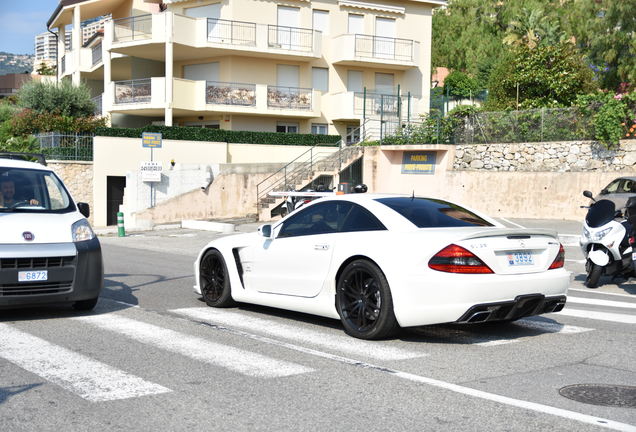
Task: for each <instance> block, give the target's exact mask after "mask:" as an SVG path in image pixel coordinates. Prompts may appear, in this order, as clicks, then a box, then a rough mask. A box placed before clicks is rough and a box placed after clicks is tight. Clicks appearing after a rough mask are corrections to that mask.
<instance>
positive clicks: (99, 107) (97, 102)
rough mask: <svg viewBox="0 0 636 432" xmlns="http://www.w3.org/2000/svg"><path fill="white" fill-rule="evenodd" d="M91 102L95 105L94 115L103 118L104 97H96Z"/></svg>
mask: <svg viewBox="0 0 636 432" xmlns="http://www.w3.org/2000/svg"><path fill="white" fill-rule="evenodd" d="M91 100H92V101H93V103H94V104H95V110H94V111H93V114H95V115H96V116H101V115H102V95H101V94H99V95H97V96H95V97H94V98H92V99H91Z"/></svg>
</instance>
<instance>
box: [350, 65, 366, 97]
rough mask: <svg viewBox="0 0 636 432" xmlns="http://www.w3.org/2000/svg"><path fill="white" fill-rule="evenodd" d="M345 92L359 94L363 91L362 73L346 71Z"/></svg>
mask: <svg viewBox="0 0 636 432" xmlns="http://www.w3.org/2000/svg"><path fill="white" fill-rule="evenodd" d="M347 91H350V92H361V91H364V86H363V85H362V71H356V70H349V71H347Z"/></svg>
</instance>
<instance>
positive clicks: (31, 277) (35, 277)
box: [18, 270, 49, 282]
mask: <svg viewBox="0 0 636 432" xmlns="http://www.w3.org/2000/svg"><path fill="white" fill-rule="evenodd" d="M48 278H49V272H48V271H47V270H38V271H21V272H18V282H37V281H45V280H48Z"/></svg>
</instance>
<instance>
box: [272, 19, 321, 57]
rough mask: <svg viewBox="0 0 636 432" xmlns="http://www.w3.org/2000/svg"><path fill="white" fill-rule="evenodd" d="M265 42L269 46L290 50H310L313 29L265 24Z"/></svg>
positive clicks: (312, 40) (312, 45)
mask: <svg viewBox="0 0 636 432" xmlns="http://www.w3.org/2000/svg"><path fill="white" fill-rule="evenodd" d="M267 30H268V31H267V42H268V44H269V47H270V48H280V49H286V50H290V51H312V50H313V47H314V30H312V29H304V28H297V27H285V26H277V25H268V26H267Z"/></svg>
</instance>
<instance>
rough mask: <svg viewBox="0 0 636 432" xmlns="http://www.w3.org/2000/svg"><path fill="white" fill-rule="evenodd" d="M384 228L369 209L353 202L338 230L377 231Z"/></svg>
mask: <svg viewBox="0 0 636 432" xmlns="http://www.w3.org/2000/svg"><path fill="white" fill-rule="evenodd" d="M385 229H386V228H385V226H384V225H382V222H380V221H379V220H378V218H376V217H375V216H373V215H372V214H371V212H369V210H367V209H365V208H364V207H362V206H360V205H358V204H353V205H352V207H351V210H350V211H349V214H348V215H347V217H346V219H345V221H344V224H343V225H342V227H341V228H340V231H344V232H353V231H378V230H385Z"/></svg>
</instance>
